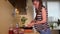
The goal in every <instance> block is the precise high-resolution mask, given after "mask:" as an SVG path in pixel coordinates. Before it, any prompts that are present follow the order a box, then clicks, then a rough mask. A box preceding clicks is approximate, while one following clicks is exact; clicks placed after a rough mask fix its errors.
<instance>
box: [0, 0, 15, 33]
mask: <svg viewBox="0 0 60 34" xmlns="http://www.w3.org/2000/svg"><path fill="white" fill-rule="evenodd" d="M13 11H14V8H13V6H12V5H11V4H10V3H9V2H8V1H7V0H0V34H8V28H9V25H10V24H11V23H13V17H12V12H13Z"/></svg>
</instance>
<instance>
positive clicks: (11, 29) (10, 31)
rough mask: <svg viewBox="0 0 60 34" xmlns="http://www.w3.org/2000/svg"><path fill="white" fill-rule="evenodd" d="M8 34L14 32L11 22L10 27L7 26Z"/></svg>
mask: <svg viewBox="0 0 60 34" xmlns="http://www.w3.org/2000/svg"><path fill="white" fill-rule="evenodd" d="M9 34H14V32H13V24H11V25H10V27H9Z"/></svg>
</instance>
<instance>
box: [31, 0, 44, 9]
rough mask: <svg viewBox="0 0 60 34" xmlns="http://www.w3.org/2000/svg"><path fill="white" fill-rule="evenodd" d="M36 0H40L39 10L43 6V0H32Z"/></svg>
mask: <svg viewBox="0 0 60 34" xmlns="http://www.w3.org/2000/svg"><path fill="white" fill-rule="evenodd" d="M34 1H39V10H40V9H41V8H42V7H43V3H42V0H32V2H34Z"/></svg>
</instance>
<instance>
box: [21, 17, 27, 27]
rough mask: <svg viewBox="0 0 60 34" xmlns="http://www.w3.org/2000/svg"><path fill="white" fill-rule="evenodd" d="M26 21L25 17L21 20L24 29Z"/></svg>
mask: <svg viewBox="0 0 60 34" xmlns="http://www.w3.org/2000/svg"><path fill="white" fill-rule="evenodd" d="M26 20H27V18H26V17H24V16H23V17H22V18H21V22H22V27H24V26H25V25H24V24H25V22H26Z"/></svg>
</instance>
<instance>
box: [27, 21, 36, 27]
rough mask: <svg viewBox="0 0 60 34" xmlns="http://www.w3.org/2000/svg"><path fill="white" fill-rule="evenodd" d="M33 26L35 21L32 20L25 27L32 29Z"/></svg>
mask: <svg viewBox="0 0 60 34" xmlns="http://www.w3.org/2000/svg"><path fill="white" fill-rule="evenodd" d="M34 24H35V21H34V20H32V21H31V22H30V23H29V24H27V27H32V26H34Z"/></svg>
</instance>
